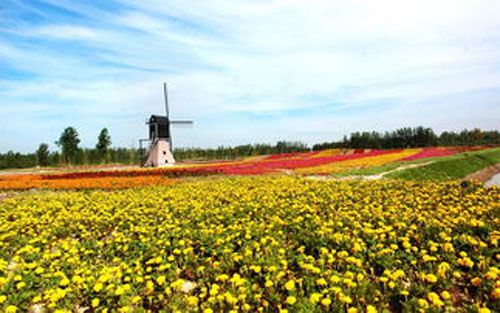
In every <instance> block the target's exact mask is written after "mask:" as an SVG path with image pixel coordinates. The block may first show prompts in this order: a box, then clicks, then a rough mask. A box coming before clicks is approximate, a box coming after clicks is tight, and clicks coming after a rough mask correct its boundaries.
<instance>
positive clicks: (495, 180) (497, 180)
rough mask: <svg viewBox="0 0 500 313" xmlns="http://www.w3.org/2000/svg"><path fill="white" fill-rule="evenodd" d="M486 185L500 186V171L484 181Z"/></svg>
mask: <svg viewBox="0 0 500 313" xmlns="http://www.w3.org/2000/svg"><path fill="white" fill-rule="evenodd" d="M484 186H485V187H491V186H500V173H498V174H495V175H493V177H491V178H490V179H489V180H488V181H487V182H485V183H484Z"/></svg>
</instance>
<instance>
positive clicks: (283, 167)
mask: <svg viewBox="0 0 500 313" xmlns="http://www.w3.org/2000/svg"><path fill="white" fill-rule="evenodd" d="M472 150H481V151H483V150H484V147H469V148H419V149H401V150H364V149H361V150H359V149H358V150H341V149H330V150H324V151H314V152H307V153H289V154H278V155H270V156H266V157H250V158H247V159H243V160H238V161H230V162H218V163H203V164H191V165H187V164H184V165H178V166H175V167H173V168H163V169H135V170H113V171H107V170H98V171H88V170H87V171H80V172H63V173H50V174H24V175H5V176H0V190H25V189H32V188H45V189H122V188H130V187H143V186H150V185H169V184H172V183H173V182H174V179H175V178H181V177H193V176H213V175H261V174H273V173H284V172H285V173H288V174H290V173H294V174H298V175H332V174H338V173H344V172H349V171H353V170H354V171H359V170H361V169H371V168H376V167H381V166H385V165H388V164H401V163H405V162H407V163H414V162H420V161H421V160H427V159H429V160H430V159H436V158H439V157H441V158H444V157H449V156H453V155H456V154H457V153H460V152H464V151H472ZM489 150H492V151H497V150H498V149H488V150H486V151H489Z"/></svg>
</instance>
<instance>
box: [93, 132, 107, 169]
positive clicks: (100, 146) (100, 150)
mask: <svg viewBox="0 0 500 313" xmlns="http://www.w3.org/2000/svg"><path fill="white" fill-rule="evenodd" d="M110 145H111V136H110V135H109V131H108V129H107V128H103V129H102V130H101V132H100V133H99V137H97V144H96V146H95V148H96V150H97V155H98V158H99V160H100V161H101V162H102V161H104V162H107V161H108V159H109V146H110Z"/></svg>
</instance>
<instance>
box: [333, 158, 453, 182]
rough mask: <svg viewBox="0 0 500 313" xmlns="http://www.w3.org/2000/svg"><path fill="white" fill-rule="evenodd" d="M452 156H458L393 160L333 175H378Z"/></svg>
mask: <svg viewBox="0 0 500 313" xmlns="http://www.w3.org/2000/svg"><path fill="white" fill-rule="evenodd" d="M450 158H456V156H447V157H435V158H425V159H419V160H413V161H405V162H403V161H398V162H392V163H389V164H384V165H380V166H373V167H365V168H353V169H350V170H347V171H344V172H341V173H335V174H333V176H334V177H346V176H366V175H376V174H380V173H384V172H388V171H391V170H393V169H396V168H398V167H400V166H403V165H408V164H419V163H427V162H433V161H436V160H443V159H450Z"/></svg>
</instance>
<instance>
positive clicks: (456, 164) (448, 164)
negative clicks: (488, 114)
mask: <svg viewBox="0 0 500 313" xmlns="http://www.w3.org/2000/svg"><path fill="white" fill-rule="evenodd" d="M424 160H425V159H424ZM427 160H429V159H427ZM499 162H500V148H494V149H488V150H483V151H476V152H465V153H461V154H458V155H455V156H451V157H444V158H439V159H438V160H436V161H435V162H433V163H431V164H428V165H424V166H421V167H418V168H409V169H406V170H401V171H397V172H393V173H390V174H388V175H386V176H384V177H387V178H394V179H411V180H438V181H443V180H450V179H460V178H463V177H465V176H467V175H468V174H471V173H474V172H477V171H479V170H481V169H483V168H485V167H487V166H490V165H494V164H497V163H499Z"/></svg>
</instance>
